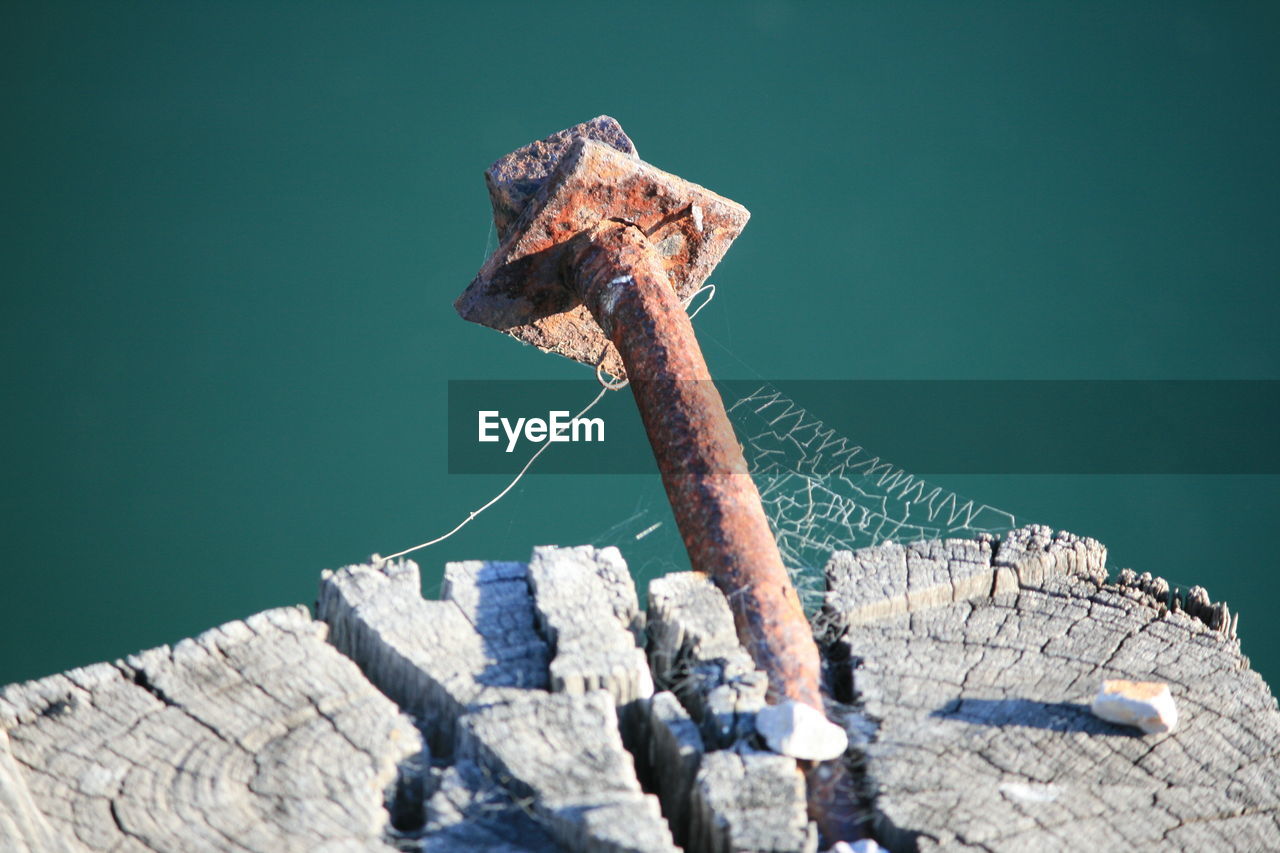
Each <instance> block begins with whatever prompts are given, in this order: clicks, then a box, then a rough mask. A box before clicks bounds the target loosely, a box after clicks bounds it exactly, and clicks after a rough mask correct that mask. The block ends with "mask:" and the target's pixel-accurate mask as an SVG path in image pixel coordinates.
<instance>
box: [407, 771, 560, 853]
mask: <svg viewBox="0 0 1280 853" xmlns="http://www.w3.org/2000/svg"><path fill="white" fill-rule="evenodd" d="M433 783H434V789H433V792H432V794H431V797H430V799H428V800H427V802H426V803H425V807H426V812H425V816H426V822H425V825H424V826H423V827H422V829H421V831H420V832H418V833H415V839H416V840H417V842H418V843H419V844H421V845H422V846H421V850H422V851H423V853H466V851H471V850H483V851H486V853H559V851H560V850H562V849H563V848H562V847H561V846H560V844H559V843H557V842H556V840H555V839H554V838H553V837H552V835H551V833H550V832H549V831H548V830H547V828H546V827H545V826H544V822H543V821H542V820H540V819H538V818H537V817H536V816H535V815H533V814H532V813H531V812H530V804H529V803H528V801H527V800H523V799H517V798H515V797H513V796H512V795H511V794H510V792H508V791H507V790H506V789H505V788H504V787H503V786H502V785H501V784H499V783H498V781H497V780H496V779H494V778H493V775H492V774H491V773H489V771H487V770H485V769H484V768H483V767H481V766H479V765H477V764H475V763H474V762H471V761H459V762H458V763H457V764H454V765H451V766H449V767H445V768H443V769H441V770H439V771H438V772H436V773H434V774H433ZM401 849H413V845H412V844H408V843H406V844H404V845H403V846H402V848H401Z"/></svg>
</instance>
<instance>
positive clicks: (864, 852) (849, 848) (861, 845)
mask: <svg viewBox="0 0 1280 853" xmlns="http://www.w3.org/2000/svg"><path fill="white" fill-rule="evenodd" d="M827 853H885V849H884V848H883V847H881V846H880V845H879V844H876V843H875V842H874V841H873V840H871V839H870V838H863V839H861V840H860V841H855V842H853V843H852V844H850V843H849V842H848V841H837V842H836V843H835V845H834V846H833V847H832V848H831V849H830V850H828V851H827Z"/></svg>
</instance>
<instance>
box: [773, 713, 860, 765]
mask: <svg viewBox="0 0 1280 853" xmlns="http://www.w3.org/2000/svg"><path fill="white" fill-rule="evenodd" d="M756 731H757V732H759V733H760V736H761V737H762V738H764V742H765V743H766V744H768V745H769V749H772V750H773V751H774V752H777V753H780V754H782V755H789V756H791V757H792V758H799V759H802V760H805V761H828V760H830V759H832V758H838V757H839V756H841V755H843V754H844V751H845V749H846V748H847V747H848V746H849V735H848V734H847V733H846V732H845V730H844V729H842V728H841V727H840V726H837V725H836V724H835V723H833V722H831V721H830V720H828V719H827V718H826V715H824V714H823V713H822V712H821V711H819V710H817V709H816V708H811V707H810V706H808V705H805V704H803V703H801V702H796V701H795V700H793V699H788V700H786V701H785V702H782V703H780V704H777V705H768V706H766V707H764V708H761V709H760V710H759V711H758V712H756Z"/></svg>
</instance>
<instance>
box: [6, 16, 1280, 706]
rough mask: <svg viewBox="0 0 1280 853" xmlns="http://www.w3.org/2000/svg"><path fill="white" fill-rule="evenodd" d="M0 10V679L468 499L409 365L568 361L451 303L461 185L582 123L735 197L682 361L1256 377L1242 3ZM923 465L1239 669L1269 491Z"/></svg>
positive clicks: (1257, 85) (648, 502) (1271, 85)
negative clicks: (1049, 531)
mask: <svg viewBox="0 0 1280 853" xmlns="http://www.w3.org/2000/svg"><path fill="white" fill-rule="evenodd" d="M4 20H5V22H4V25H3V26H2V27H0V99H2V100H0V104H2V106H3V115H4V117H5V123H6V129H5V133H4V134H3V135H2V136H0V182H2V183H0V188H2V190H3V204H2V205H0V211H2V214H0V215H3V217H4V221H3V229H2V230H0V234H2V236H0V240H3V259H4V262H3V266H2V267H0V268H2V269H3V277H4V288H3V312H0V322H2V323H3V334H2V335H0V347H2V348H3V349H2V354H3V362H4V365H5V369H4V373H3V382H4V386H3V388H4V399H5V406H4V418H3V430H4V434H3V442H2V443H0V448H2V449H0V459H2V460H3V462H2V465H3V468H2V470H3V493H2V494H3V498H2V499H3V507H2V513H0V518H2V519H3V521H2V522H0V524H2V525H3V527H0V530H2V531H3V543H4V563H5V568H4V584H3V587H0V590H2V592H0V596H2V599H0V600H2V605H0V606H2V611H0V683H4V682H8V681H11V680H17V679H24V678H31V677H36V676H40V675H44V674H47V673H50V672H53V671H56V670H60V669H63V668H66V667H70V666H74V665H79V664H84V663H89V662H91V661H95V660H102V659H109V658H113V657H117V656H120V655H123V654H126V653H128V652H131V651H134V650H137V649H141V648H144V647H148V646H153V645H157V644H160V643H164V642H172V641H174V640H177V639H178V638H180V637H183V636H188V635H191V634H194V633H196V632H198V631H201V630H203V629H205V628H207V627H210V626H212V625H216V624H218V623H220V622H223V621H226V620H230V619H234V618H238V617H242V616H245V615H248V614H249V613H252V612H255V611H258V610H261V609H264V608H267V607H272V606H276V605H283V604H291V603H296V602H309V601H311V600H312V599H313V597H314V590H315V587H316V582H317V578H318V573H319V571H320V569H322V568H325V567H336V566H339V565H342V564H344V563H348V562H352V561H355V560H359V559H362V558H365V557H367V555H369V554H370V553H371V552H380V553H384V554H385V553H389V552H392V551H397V550H400V549H402V548H406V547H409V546H410V545H413V544H416V543H417V542H421V541H424V540H426V539H428V538H431V537H434V536H436V535H439V534H440V533H443V532H444V531H445V530H447V529H448V528H450V527H452V526H453V525H454V524H455V523H456V522H457V521H459V520H461V519H462V518H463V517H465V516H466V514H467V513H468V512H469V511H471V510H472V509H474V508H476V507H478V506H480V505H481V504H482V503H484V502H485V501H486V500H487V499H488V498H489V497H490V496H491V495H492V494H493V493H494V492H496V491H497V490H498V489H499V488H500V487H501V485H502V484H503V483H504V482H505V479H504V478H501V477H481V476H449V475H448V474H447V464H446V455H445V442H444V425H445V414H444V411H443V406H444V401H445V394H446V380H448V379H450V378H492V377H496V378H539V379H555V378H575V377H580V376H582V375H583V373H582V368H581V367H579V366H577V365H575V364H573V363H570V362H567V361H564V360H560V359H558V358H556V357H553V356H546V355H540V354H539V353H538V352H537V351H535V350H533V349H529V348H525V347H521V346H519V345H517V344H515V343H513V342H511V341H509V340H506V339H504V338H503V337H502V336H500V335H498V334H496V333H494V332H492V331H490V330H487V329H482V328H479V327H472V326H469V325H468V324H466V323H464V322H462V321H461V320H459V319H458V318H457V317H456V316H455V314H454V312H453V309H452V307H451V302H452V300H453V299H454V297H455V296H456V295H457V294H458V293H459V292H460V291H461V290H462V289H463V288H464V287H465V286H466V284H467V283H468V282H469V281H470V279H471V277H472V275H473V274H474V273H475V271H476V270H477V269H478V268H479V266H480V264H481V261H482V260H483V258H484V256H485V254H486V252H487V250H488V249H489V248H491V247H492V244H493V236H492V232H491V228H490V223H489V210H488V199H487V196H486V193H485V189H484V184H483V181H482V179H481V173H482V171H483V169H484V168H485V167H486V166H487V165H488V163H489V162H490V161H492V160H493V159H494V158H496V157H498V156H500V155H501V154H503V153H505V152H507V151H508V150H510V149H512V148H514V147H517V146H518V145H521V144H523V143H525V142H527V141H529V140H531V139H534V138H536V137H540V136H542V135H545V134H546V133H549V132H551V131H553V130H557V129H559V128H561V127H564V126H567V125H569V124H573V123H575V122H578V121H581V120H584V119H586V118H589V117H591V116H594V115H597V114H599V113H609V114H611V115H614V116H616V117H617V118H618V119H619V120H620V121H621V122H622V123H623V126H624V127H625V128H626V129H627V131H628V132H629V133H630V134H631V136H632V137H633V139H634V140H635V141H636V144H637V146H638V148H639V150H640V153H641V155H642V156H643V157H644V158H645V159H647V160H649V161H651V162H653V163H655V164H656V165H658V166H660V167H663V168H666V169H669V170H671V171H674V172H676V173H678V174H680V175H682V176H684V177H687V178H689V179H690V180H694V181H697V182H698V183H702V184H704V185H706V186H708V187H710V188H712V189H714V190H716V191H718V192H721V193H723V194H725V195H727V196H729V197H731V198H733V199H735V200H738V201H740V202H742V203H743V204H745V205H746V206H747V207H748V208H750V209H751V210H752V212H753V219H752V221H751V224H750V225H749V226H748V228H747V230H746V231H745V233H744V234H743V236H742V238H741V239H740V240H739V241H738V242H737V244H735V246H734V248H733V250H732V251H731V252H730V253H729V255H728V256H727V258H726V260H725V261H724V263H723V264H722V265H721V267H720V268H719V269H718V270H717V272H716V274H715V276H714V277H713V280H714V281H716V282H717V283H718V284H719V286H720V289H719V292H718V296H717V298H716V300H715V301H714V303H712V305H711V306H710V307H709V308H708V309H707V310H706V311H705V312H703V313H702V314H701V315H700V316H699V318H698V320H697V326H698V328H699V331H700V335H702V336H703V340H704V342H705V346H706V349H707V354H708V359H709V361H710V363H711V367H712V370H713V372H715V373H716V374H718V375H721V376H727V377H750V376H753V375H756V374H759V375H764V376H781V377H795V378H809V379H828V378H852V379H913V378H922V379H1023V378H1025V379H1054V378H1061V379H1111V378H1137V379H1161V378H1169V379H1217V378H1234V379H1275V378H1280V362H1278V356H1280V345H1278V344H1277V339H1276V333H1275V326H1276V319H1275V318H1276V316H1277V309H1278V308H1280V294H1278V293H1277V288H1276V270H1277V268H1278V267H1277V259H1278V258H1277V254H1278V252H1277V239H1276V236H1277V233H1280V230H1278V228H1277V226H1280V222H1278V221H1277V205H1276V199H1277V197H1278V196H1277V189H1280V187H1278V186H1277V183H1278V182H1277V169H1276V165H1275V163H1276V160H1275V157H1276V151H1277V150H1280V92H1278V91H1277V89H1278V86H1277V83H1278V82H1280V64H1278V63H1277V61H1276V57H1277V55H1280V52H1278V49H1280V26H1278V24H1280V7H1278V6H1276V5H1275V4H1268V3H1256V4H1252V3H1223V2H1201V3H1186V2H1182V3H1178V2H1172V3H1171V2H1161V3H1136V2H1135V3H1123V4H1116V3H1110V2H1109V3H1097V2H1083V3H1082V2H1070V3H1068V2H1057V3H1036V4H1027V3H1021V2H1008V3H991V2H984V3H968V4H958V3H942V2H936V3H933V2H930V3H922V2H916V3H911V2H899V3H893V4H881V3H875V4H872V3H865V4H863V3H845V4H830V5H823V4H801V3H788V2H761V3H745V4H688V3H680V4H675V3H672V4H667V3H648V4H643V5H635V4H557V3H549V2H541V3H518V4H517V3H512V4H494V3H469V4H465V5H457V6H452V5H444V4H428V3H376V4H364V3H359V4H357V3H280V2H253V3H250V2H243V3H208V2H169V3H84V4H76V3H67V2H39V3H35V2H33V3H8V4H6V14H5V16H4ZM584 402H585V401H584ZM803 402H804V403H805V404H807V405H808V406H809V407H810V408H811V409H812V410H814V411H815V412H817V413H820V412H821V407H822V401H821V400H808V401H803ZM993 417H999V413H993ZM1274 426H1275V425H1274V424H1273V423H1248V424H1241V425H1240V429H1241V430H1242V431H1263V432H1265V433H1268V434H1270V433H1272V432H1273V430H1274ZM895 461H897V462H898V463H900V464H902V465H903V466H904V467H906V468H907V469H908V470H914V469H913V466H912V460H910V459H900V460H895ZM920 473H927V472H920ZM937 480H938V482H940V483H941V484H943V485H946V486H947V487H949V488H953V489H956V490H958V491H960V492H961V493H964V494H967V495H970V496H972V497H975V498H978V499H980V500H982V501H984V502H986V503H989V504H992V505H994V506H998V507H1002V508H1004V509H1007V510H1010V511H1012V512H1014V513H1016V514H1017V516H1018V517H1019V519H1020V520H1023V519H1025V520H1029V521H1043V522H1046V523H1049V524H1051V525H1053V526H1055V527H1059V528H1067V529H1070V530H1073V531H1076V532H1079V533H1083V534H1088V535H1092V536H1095V537H1097V538H1099V539H1102V540H1103V541H1105V542H1106V543H1108V545H1109V546H1110V547H1111V552H1112V565H1113V566H1114V567H1121V566H1126V565H1127V566H1132V567H1134V568H1135V569H1137V570H1138V571H1143V570H1150V571H1152V572H1155V573H1157V574H1160V573H1163V574H1165V575H1166V576H1167V577H1169V578H1170V580H1171V581H1173V582H1175V583H1181V584H1183V585H1189V584H1191V583H1201V584H1203V585H1205V586H1207V587H1208V589H1209V591H1210V593H1211V594H1212V595H1213V597H1214V598H1215V599H1218V598H1225V599H1226V600H1227V601H1228V602H1229V603H1230V604H1231V605H1232V606H1233V608H1236V609H1238V610H1239V611H1240V612H1241V634H1242V637H1243V640H1244V646H1245V651H1246V653H1247V654H1250V655H1251V656H1252V658H1253V659H1254V662H1255V665H1256V666H1257V668H1258V669H1259V670H1260V671H1261V672H1262V673H1263V674H1264V675H1265V676H1267V677H1268V678H1269V679H1271V680H1272V681H1274V680H1275V679H1276V678H1277V677H1280V631H1278V629H1277V627H1276V622H1275V620H1274V619H1273V617H1272V616H1271V610H1272V607H1273V605H1272V602H1273V601H1274V600H1275V598H1276V596H1277V594H1278V593H1280V581H1278V580H1277V578H1276V572H1275V558H1274V553H1275V548H1274V542H1273V539H1272V536H1271V531H1272V529H1273V528H1274V526H1275V518H1276V514H1277V510H1278V509H1280V489H1278V488H1277V480H1276V478H1274V477H1249V476H1232V477H1226V476H1222V477H1217V476H1147V477H1139V476H1005V475H1001V476H995V475H986V476H977V475H970V476H963V477H955V476H949V477H940V478H937ZM637 507H644V508H645V511H647V512H651V513H655V514H657V515H655V517H658V516H661V514H662V513H664V512H665V510H664V509H663V507H662V504H661V493H660V491H659V490H658V487H657V484H656V480H655V478H653V477H646V476H631V477H619V478H603V477H591V476H577V477H570V476H562V477H556V476H546V477H538V478H531V479H530V480H527V481H526V482H525V483H523V484H521V485H520V486H518V487H517V488H516V489H515V490H513V492H512V493H511V494H510V495H509V496H508V497H507V499H506V500H504V501H503V502H502V503H500V504H499V505H497V506H496V507H494V508H493V509H492V510H490V511H489V512H488V513H486V514H485V515H483V516H480V517H479V518H478V519H477V520H476V522H474V523H473V524H472V525H471V526H470V527H468V528H466V529H465V530H464V531H463V532H461V533H459V534H458V535H457V536H455V537H454V538H452V539H450V540H449V541H447V542H445V543H442V544H440V545H439V546H436V547H434V548H432V549H429V550H427V551H425V552H422V553H421V554H419V558H420V560H421V562H422V563H423V565H424V569H426V572H425V575H426V580H425V585H426V586H427V588H428V592H429V593H431V592H434V589H435V587H436V586H437V585H438V580H439V571H440V569H441V567H442V565H443V563H444V562H445V561H446V560H450V559H457V558H470V557H486V558H516V559H519V558H523V557H525V556H527V554H528V552H529V549H530V547H531V546H532V545H535V544H541V543H559V544H575V543H579V542H585V541H594V540H595V539H596V538H597V537H599V536H600V535H601V533H602V531H606V530H608V529H609V528H610V527H611V526H612V525H614V524H615V523H617V522H619V521H621V520H622V519H624V518H626V517H627V516H628V514H632V513H634V511H635V510H636V508H637ZM668 527H669V525H668ZM663 568H664V567H663V566H661V565H648V566H645V567H644V569H643V570H644V571H645V572H652V571H660V570H662V569H663Z"/></svg>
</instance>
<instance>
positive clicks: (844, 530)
mask: <svg viewBox="0 0 1280 853" xmlns="http://www.w3.org/2000/svg"><path fill="white" fill-rule="evenodd" d="M746 388H752V390H744V389H746ZM724 390H725V389H724V388H722V391H724ZM724 402H725V408H726V409H727V410H728V412H729V419H730V421H731V422H732V423H733V427H734V430H735V432H736V433H737V435H738V440H739V441H740V442H741V443H742V446H743V453H744V455H745V457H746V460H747V466H748V469H749V470H750V472H751V475H752V478H753V479H754V480H755V482H756V486H757V488H758V489H759V491H760V499H761V501H762V503H763V505H764V509H765V514H766V515H767V516H768V519H769V524H770V527H771V528H772V529H773V532H774V536H775V537H776V539H777V542H778V548H779V550H780V551H781V553H782V559H783V563H784V564H785V565H786V567H787V569H788V571H789V572H790V574H791V576H792V582H793V583H794V584H795V586H796V589H797V591H798V592H799V593H800V596H801V599H802V600H803V601H804V602H805V605H806V608H815V607H816V606H817V605H818V604H819V603H820V601H821V595H822V592H823V580H822V577H823V574H822V569H823V567H824V566H825V565H826V563H827V560H828V559H830V557H831V554H832V553H833V552H835V551H844V550H856V549H858V548H864V547H867V546H870V545H878V544H880V543H882V542H898V543H906V542H915V541H921V540H930V539H942V538H948V537H966V538H969V537H973V536H975V535H977V534H979V533H983V532H988V533H995V534H998V533H1002V532H1004V531H1007V530H1010V529H1012V528H1014V527H1017V520H1016V519H1015V517H1014V516H1013V514H1012V513H1009V512H1006V511H1004V510H1001V509H998V508H996V507H992V506H989V505H987V504H984V503H980V502H978V501H975V500H972V499H969V498H965V497H963V496H961V495H959V494H957V493H956V492H953V491H950V490H948V489H945V488H943V487H941V486H937V485H934V484H931V483H929V482H927V481H925V480H923V479H921V478H919V477H917V476H915V475H914V474H911V473H910V472H908V471H905V470H903V469H902V468H901V467H899V466H897V465H894V464H893V463H892V462H890V461H888V460H885V459H882V458H881V457H880V456H878V455H876V454H874V453H873V452H872V451H870V450H869V449H867V448H864V447H863V446H862V445H860V444H858V443H857V442H856V441H854V440H852V439H850V438H849V437H847V436H844V435H841V434H840V433H839V432H837V431H836V430H835V429H833V428H831V427H829V426H828V425H826V424H825V423H824V422H823V421H822V420H821V419H820V418H819V417H817V416H816V415H815V414H814V413H813V412H811V411H810V410H809V409H808V408H806V407H805V406H802V405H801V404H800V403H798V402H796V401H795V400H793V399H791V398H790V397H788V396H787V395H786V394H784V393H783V392H782V391H781V390H779V389H778V388H777V387H775V386H773V385H771V384H769V383H766V382H761V383H760V384H759V385H755V386H754V387H752V386H750V385H749V386H741V385H740V386H738V390H735V389H733V388H732V387H729V389H728V391H727V393H725V400H724ZM670 518H671V516H670V510H669V508H667V507H666V506H665V502H664V501H663V498H662V495H661V489H660V488H659V489H658V493H657V495H656V496H655V495H654V494H645V495H643V496H642V497H641V498H640V499H639V500H638V501H637V505H636V510H635V512H634V513H633V514H632V515H631V516H629V517H628V518H626V519H624V520H622V521H620V522H619V523H617V524H615V525H613V526H612V527H610V528H609V529H607V530H605V531H602V532H601V533H600V534H599V536H597V537H595V538H596V544H598V545H617V546H618V548H619V549H620V550H621V551H622V553H623V555H624V556H626V557H627V560H628V562H629V563H630V564H631V566H632V569H633V571H634V572H635V574H636V575H637V579H640V578H643V577H651V576H654V575H658V574H662V573H664V572H666V571H671V570H673V569H676V568H678V567H679V566H680V565H682V564H685V563H687V558H685V556H684V547H683V543H682V542H681V540H680V536H679V533H678V531H677V530H676V529H675V524H674V523H673V522H671V521H670Z"/></svg>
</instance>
